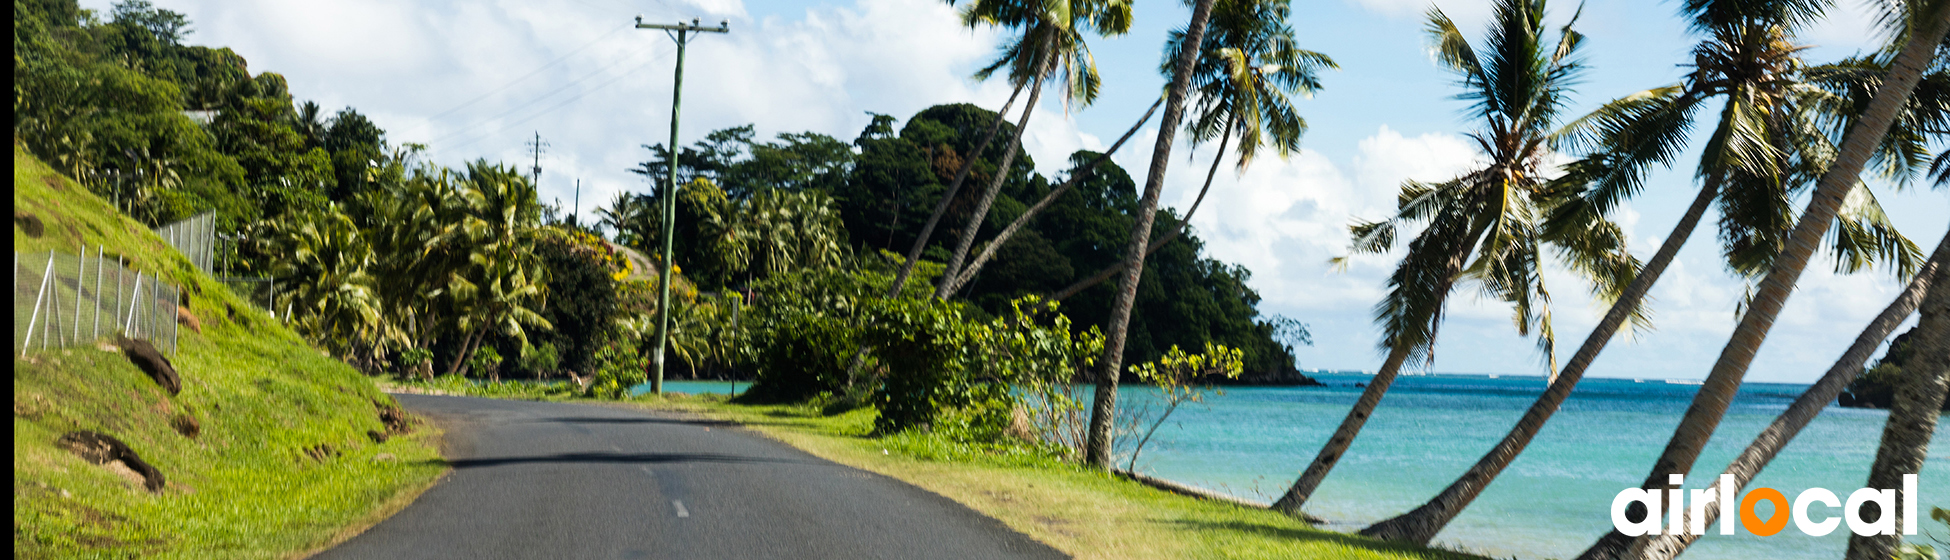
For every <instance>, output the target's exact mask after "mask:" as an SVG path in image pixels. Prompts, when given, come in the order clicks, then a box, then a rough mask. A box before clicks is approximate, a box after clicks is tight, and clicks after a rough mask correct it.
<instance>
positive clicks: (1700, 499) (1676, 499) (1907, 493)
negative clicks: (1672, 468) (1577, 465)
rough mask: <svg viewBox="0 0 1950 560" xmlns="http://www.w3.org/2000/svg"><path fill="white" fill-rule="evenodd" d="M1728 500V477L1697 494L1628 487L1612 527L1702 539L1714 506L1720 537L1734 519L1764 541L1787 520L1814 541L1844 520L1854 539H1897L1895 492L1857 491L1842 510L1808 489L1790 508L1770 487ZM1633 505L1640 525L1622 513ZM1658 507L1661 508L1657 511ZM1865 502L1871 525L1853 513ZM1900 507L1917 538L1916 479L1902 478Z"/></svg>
mask: <svg viewBox="0 0 1950 560" xmlns="http://www.w3.org/2000/svg"><path fill="white" fill-rule="evenodd" d="M1668 480H1669V482H1670V484H1671V485H1673V486H1680V485H1681V484H1683V483H1685V481H1686V478H1685V477H1684V476H1682V475H1676V474H1675V475H1672V476H1671V478H1670V479H1668ZM1689 492H1690V493H1691V494H1692V496H1691V499H1685V498H1686V497H1687V496H1686V494H1687V493H1689ZM1731 495H1733V475H1730V474H1723V475H1720V483H1719V484H1716V485H1714V486H1712V487H1708V488H1701V489H1697V490H1666V491H1663V492H1662V491H1659V490H1646V489H1643V488H1631V489H1627V490H1625V491H1623V492H1619V493H1618V497H1616V498H1612V500H1611V525H1612V527H1616V528H1617V529H1618V532H1620V533H1624V534H1625V535H1626V536H1629V537H1636V536H1640V535H1658V534H1667V535H1679V534H1688V533H1689V534H1694V535H1704V534H1706V516H1707V510H1706V508H1708V507H1718V508H1720V509H1719V517H1720V534H1722V535H1731V534H1734V526H1735V520H1736V519H1738V524H1739V526H1740V527H1745V528H1746V529H1747V532H1750V533H1753V534H1756V535H1760V536H1763V537H1766V536H1771V535H1773V534H1775V533H1779V532H1781V529H1784V528H1786V527H1787V524H1788V520H1789V519H1790V518H1791V519H1793V520H1794V526H1795V528H1797V529H1800V530H1801V532H1802V533H1806V534H1809V535H1813V536H1817V537H1819V536H1823V535H1827V534H1829V533H1832V532H1834V531H1835V528H1836V527H1837V526H1839V525H1841V523H1842V521H1843V520H1847V521H1848V530H1850V531H1854V532H1855V534H1857V535H1862V536H1865V537H1866V536H1872V535H1894V534H1896V516H1893V515H1890V513H1892V512H1895V511H1896V491H1895V490H1877V489H1874V488H1863V489H1861V490H1856V491H1855V492H1854V493H1852V494H1849V495H1848V503H1847V504H1846V505H1844V504H1843V503H1842V501H1841V500H1840V499H1837V498H1836V496H1835V493H1834V492H1829V491H1828V490H1827V489H1824V488H1809V489H1807V490H1806V491H1803V492H1801V495H1800V496H1796V497H1795V498H1794V505H1793V507H1789V506H1788V500H1787V496H1784V495H1781V491H1780V490H1775V489H1773V488H1755V489H1753V490H1751V491H1748V492H1747V495H1746V497H1745V498H1742V499H1741V500H1740V503H1738V504H1735V503H1734V502H1733V500H1730V499H1720V497H1721V496H1731ZM1661 498H1664V499H1661ZM1763 501H1765V502H1772V503H1773V504H1774V513H1773V515H1771V516H1769V517H1768V518H1767V519H1765V520H1763V519H1761V518H1760V512H1758V511H1756V510H1755V506H1757V505H1759V504H1760V502H1763ZM1634 503H1637V504H1641V505H1643V506H1645V511H1646V512H1647V514H1646V515H1645V516H1644V518H1643V519H1641V520H1639V521H1632V520H1630V519H1627V518H1626V515H1625V512H1626V510H1628V509H1630V508H1631V506H1632V504H1634ZM1662 503H1663V504H1664V507H1661V505H1660V504H1662ZM1866 503H1874V504H1876V507H1877V510H1878V511H1879V512H1881V513H1879V514H1878V515H1877V517H1876V520H1875V521H1863V520H1862V519H1861V516H1860V515H1858V514H1857V512H1859V511H1861V510H1862V505H1863V504H1866ZM1902 503H1903V515H1902V518H1903V534H1905V535H1914V534H1916V475H1913V474H1906V475H1903V494H1902ZM1688 504H1690V505H1691V506H1692V507H1691V508H1690V509H1691V511H1690V512H1688V511H1687V509H1688V508H1687V507H1686V506H1687V505H1688ZM1816 506H1827V507H1829V508H1841V511H1833V510H1829V511H1814V508H1815V507H1816ZM1661 509H1663V510H1665V511H1666V518H1667V519H1669V520H1670V521H1671V525H1670V526H1667V527H1663V532H1662V531H1661V529H1662V527H1661V523H1660V522H1659V515H1658V513H1656V512H1658V511H1660V510H1661ZM1736 514H1737V515H1736ZM1817 516H1819V517H1820V518H1821V519H1820V520H1819V521H1817V520H1816V519H1815V518H1816V517H1817ZM1681 525H1685V526H1684V527H1682V526H1681ZM1682 530H1684V533H1682V532H1681V531H1682Z"/></svg>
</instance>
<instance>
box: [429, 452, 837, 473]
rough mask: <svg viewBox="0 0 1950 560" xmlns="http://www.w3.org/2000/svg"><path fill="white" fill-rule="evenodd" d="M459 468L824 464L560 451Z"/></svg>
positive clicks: (470, 462)
mask: <svg viewBox="0 0 1950 560" xmlns="http://www.w3.org/2000/svg"><path fill="white" fill-rule="evenodd" d="M445 463H446V464H447V465H448V466H451V467H453V468H456V469H470V468H475V467H494V466H500V465H517V464H550V463H560V464H578V463H585V464H586V463H615V464H625V465H628V464H646V465H648V464H669V463H733V464H736V463H744V464H758V463H783V464H799V465H813V466H825V465H822V464H820V463H813V462H809V461H800V460H795V459H773V458H767V457H747V456H743V455H723V454H718V453H561V454H556V455H533V456H527V457H482V458H478V459H453V460H448V461H446V462H445Z"/></svg>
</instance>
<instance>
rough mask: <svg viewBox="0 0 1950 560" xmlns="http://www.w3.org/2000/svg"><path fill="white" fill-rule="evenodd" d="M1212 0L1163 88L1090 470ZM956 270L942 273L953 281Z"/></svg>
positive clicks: (1106, 437) (1115, 313)
mask: <svg viewBox="0 0 1950 560" xmlns="http://www.w3.org/2000/svg"><path fill="white" fill-rule="evenodd" d="M1212 2H1213V0H1198V1H1197V2H1194V3H1193V4H1192V19H1191V21H1190V22H1189V23H1187V24H1186V25H1185V38H1184V40H1183V41H1182V44H1184V45H1185V46H1186V47H1187V48H1184V49H1182V50H1181V51H1180V52H1179V54H1178V62H1177V65H1176V66H1175V68H1173V70H1172V75H1171V82H1170V83H1171V85H1170V86H1168V87H1167V88H1166V93H1165V114H1164V117H1163V119H1164V122H1163V125H1162V126H1159V127H1158V139H1157V143H1156V144H1154V145H1153V146H1152V148H1151V167H1150V169H1149V170H1147V173H1146V175H1145V179H1144V194H1143V196H1142V197H1140V198H1139V199H1138V209H1137V216H1136V220H1135V222H1134V223H1133V224H1131V240H1130V242H1129V243H1126V244H1125V246H1124V277H1123V278H1122V279H1121V280H1119V281H1118V283H1117V299H1116V300H1115V301H1113V302H1112V303H1111V308H1110V320H1109V325H1108V326H1109V329H1108V330H1109V332H1110V334H1109V335H1108V336H1107V337H1106V338H1105V340H1104V359H1103V362H1102V363H1101V364H1099V367H1102V368H1103V369H1101V370H1099V371H1098V373H1097V391H1096V394H1095V395H1094V396H1093V397H1092V400H1091V405H1090V426H1089V428H1088V429H1087V431H1086V432H1085V443H1084V462H1085V463H1087V464H1089V465H1090V466H1091V467H1092V468H1097V469H1109V468H1110V466H1111V459H1112V458H1111V446H1112V445H1113V444H1114V442H1113V441H1112V439H1113V434H1112V433H1111V422H1112V418H1113V417H1114V416H1115V415H1116V413H1117V381H1118V376H1119V375H1120V374H1121V373H1122V372H1123V369H1124V342H1125V340H1126V339H1127V338H1129V337H1130V330H1129V329H1130V323H1131V306H1132V305H1133V304H1134V303H1136V300H1137V291H1138V280H1139V277H1140V276H1139V275H1140V274H1142V273H1143V272H1144V248H1145V247H1146V246H1147V245H1148V244H1149V241H1150V239H1151V225H1152V224H1153V223H1154V222H1155V220H1156V213H1157V211H1158V197H1159V195H1160V194H1161V193H1162V192H1163V191H1164V185H1165V170H1166V168H1167V167H1169V166H1170V165H1171V146H1172V144H1173V143H1174V142H1175V141H1176V140H1177V136H1178V135H1177V132H1178V125H1179V123H1180V122H1181V121H1182V120H1183V118H1184V116H1185V99H1186V97H1187V96H1188V95H1189V94H1190V89H1191V85H1192V69H1193V66H1194V65H1195V64H1196V62H1197V59H1198V52H1199V51H1200V45H1202V44H1204V41H1205V28H1206V25H1207V24H1208V23H1209V22H1210V21H1211V18H1212ZM955 274H956V271H954V270H952V269H950V270H949V271H948V273H947V274H946V275H945V276H946V277H950V278H952V277H953V276H955Z"/></svg>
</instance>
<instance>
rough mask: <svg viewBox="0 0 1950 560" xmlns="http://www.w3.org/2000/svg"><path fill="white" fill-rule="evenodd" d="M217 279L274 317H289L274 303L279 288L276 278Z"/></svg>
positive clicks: (241, 277) (233, 277)
mask: <svg viewBox="0 0 1950 560" xmlns="http://www.w3.org/2000/svg"><path fill="white" fill-rule="evenodd" d="M217 281H218V282H221V283H223V285H224V287H226V288H230V293H233V294H237V297H239V298H243V300H244V301H245V302H248V303H250V304H251V305H255V306H257V308H258V309H262V310H265V311H267V312H270V313H271V318H272V319H286V318H287V317H285V315H286V314H285V313H279V310H278V309H277V306H276V305H275V304H274V303H273V302H276V301H277V300H278V289H279V288H278V280H277V279H276V278H268V277H251V276H225V277H223V278H218V279H217Z"/></svg>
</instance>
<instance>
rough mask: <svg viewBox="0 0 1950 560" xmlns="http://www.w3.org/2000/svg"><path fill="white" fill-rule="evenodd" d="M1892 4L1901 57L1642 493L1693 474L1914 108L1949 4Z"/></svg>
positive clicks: (1949, 26)
mask: <svg viewBox="0 0 1950 560" xmlns="http://www.w3.org/2000/svg"><path fill="white" fill-rule="evenodd" d="M1726 4H1735V3H1731V2H1729V3H1726ZM1738 4H1740V5H1741V6H1747V5H1748V4H1746V3H1738ZM1893 4H1894V5H1892V6H1891V7H1890V8H1889V9H1888V10H1887V11H1885V12H1884V15H1883V23H1884V25H1885V27H1886V28H1888V29H1889V30H1890V31H1891V35H1892V36H1894V40H1893V41H1892V42H1891V45H1892V46H1893V45H1897V44H1900V45H1903V46H1902V47H1901V48H1900V49H1896V48H1891V49H1889V50H1890V51H1893V52H1895V53H1896V55H1895V57H1894V59H1893V61H1892V63H1891V64H1890V70H1889V72H1888V73H1887V74H1885V75H1884V76H1883V79H1882V80H1881V83H1880V84H1879V85H1878V87H1877V88H1876V92H1875V94H1874V96H1873V97H1872V98H1871V101H1870V102H1869V103H1868V105H1867V106H1866V107H1864V108H1863V110H1862V112H1861V116H1860V117H1859V118H1858V119H1857V120H1856V121H1855V122H1854V124H1852V125H1851V126H1849V127H1848V129H1847V130H1846V132H1845V133H1844V134H1843V137H1842V141H1841V144H1840V146H1839V149H1838V150H1837V151H1836V153H1835V156H1834V159H1833V161H1832V162H1831V163H1829V164H1828V165H1827V166H1825V170H1824V171H1822V172H1821V174H1820V179H1819V181H1818V182H1817V183H1816V186H1815V189H1814V192H1813V194H1812V196H1811V197H1810V200H1809V201H1808V206H1807V209H1806V210H1804V211H1803V212H1802V214H1801V219H1800V220H1799V221H1798V222H1796V224H1795V225H1794V229H1793V231H1792V233H1790V234H1789V235H1788V237H1787V239H1786V241H1785V242H1784V243H1783V247H1782V249H1781V251H1780V253H1779V255H1778V256H1776V257H1774V258H1773V259H1771V262H1770V266H1769V271H1768V273H1767V275H1766V276H1765V277H1764V278H1763V279H1762V280H1761V281H1760V283H1759V285H1758V287H1757V288H1756V289H1755V290H1754V292H1753V297H1751V298H1749V300H1748V301H1749V303H1748V304H1747V306H1746V308H1745V310H1744V313H1742V314H1741V318H1740V323H1739V324H1738V325H1737V326H1735V327H1734V332H1733V336H1732V337H1730V339H1729V340H1728V341H1727V345H1726V348H1725V349H1723V350H1722V351H1721V353H1720V357H1719V358H1718V359H1717V360H1716V361H1715V362H1714V364H1713V368H1712V370H1710V371H1709V372H1708V373H1707V376H1706V379H1705V380H1704V381H1703V382H1702V384H1701V386H1700V390H1699V392H1698V393H1696V394H1695V395H1694V397H1693V403H1692V405H1691V406H1690V407H1688V408H1687V410H1686V414H1685V415H1684V416H1682V417H1681V418H1680V422H1679V426H1678V427H1677V428H1676V429H1675V430H1674V432H1673V436H1672V438H1671V439H1670V440H1669V441H1668V442H1667V444H1666V449H1665V450H1664V451H1663V452H1661V453H1660V456H1659V459H1658V460H1657V461H1655V462H1654V463H1653V466H1652V469H1651V470H1652V472H1651V473H1649V474H1648V476H1647V477H1646V480H1645V482H1644V484H1642V485H1641V487H1643V488H1647V489H1666V488H1668V487H1669V486H1670V484H1668V478H1669V475H1674V474H1678V475H1684V474H1687V473H1688V472H1689V471H1691V469H1692V466H1693V462H1694V461H1695V460H1697V459H1698V458H1699V453H1700V450H1702V449H1704V448H1705V446H1706V442H1707V440H1708V439H1710V438H1711V437H1712V435H1713V431H1714V430H1715V429H1716V428H1717V427H1718V426H1719V422H1720V419H1721V418H1722V417H1724V416H1725V414H1726V410H1727V407H1728V406H1729V405H1730V404H1731V403H1732V401H1733V396H1734V394H1735V393H1737V392H1738V391H1739V389H1740V382H1741V379H1742V378H1743V377H1745V375H1746V372H1747V367H1748V365H1750V364H1751V363H1752V362H1753V358H1754V355H1755V354H1756V353H1758V352H1759V350H1760V345H1761V343H1762V342H1765V341H1766V338H1767V332H1768V331H1769V330H1770V329H1771V328H1772V327H1773V324H1774V319H1775V317H1776V316H1777V315H1778V314H1779V313H1780V311H1781V308H1782V306H1784V305H1786V303H1787V298H1788V296H1789V295H1791V294H1792V293H1793V290H1794V286H1795V283H1796V282H1797V281H1798V280H1799V279H1800V277H1801V272H1802V271H1803V270H1805V269H1806V268H1807V265H1808V261H1809V260H1810V259H1811V258H1812V257H1813V255H1814V252H1815V251H1816V250H1817V249H1819V248H1820V246H1821V244H1822V239H1823V237H1824V236H1825V235H1826V234H1827V233H1828V230H1829V229H1830V228H1831V227H1832V225H1833V223H1834V221H1835V217H1836V216H1837V214H1838V213H1840V211H1841V209H1842V207H1843V206H1844V203H1845V202H1846V201H1847V199H1848V195H1849V193H1850V191H1851V190H1854V189H1855V188H1857V187H1858V184H1859V177H1860V175H1861V172H1862V170H1863V168H1864V167H1865V166H1866V164H1867V163H1868V161H1869V160H1870V158H1871V156H1872V155H1873V154H1874V152H1875V151H1876V148H1877V146H1879V145H1881V144H1882V141H1883V138H1884V136H1885V135H1886V134H1887V133H1888V131H1889V129H1890V125H1891V124H1892V123H1894V122H1895V121H1896V118H1897V116H1898V114H1899V113H1900V112H1901V111H1902V109H1903V107H1905V106H1906V105H1907V104H1908V102H1909V98H1910V93H1911V91H1912V90H1914V89H1915V88H1916V85H1917V83H1918V82H1919V81H1921V79H1922V77H1923V74H1924V73H1925V72H1926V71H1927V70H1928V69H1929V67H1930V65H1931V62H1932V60H1933V59H1934V58H1935V55H1936V51H1937V50H1938V48H1939V47H1940V46H1941V43H1942V41H1943V38H1944V33H1945V31H1946V30H1950V2H1944V1H1941V0H1914V1H1910V2H1901V3H1893ZM1709 7H1711V6H1709ZM1726 7H1727V8H1728V9H1733V8H1734V7H1733V6H1726ZM1630 541H1631V538H1630V537H1626V536H1624V535H1623V534H1622V533H1619V532H1618V531H1616V530H1614V531H1612V532H1610V533H1609V534H1607V535H1606V536H1605V537H1603V538H1601V539H1600V540H1599V541H1598V542H1596V543H1594V544H1593V545H1592V546H1591V548H1589V549H1587V550H1585V552H1584V553H1583V554H1581V555H1580V558H1584V559H1593V558H1617V557H1619V556H1620V555H1622V554H1624V553H1625V552H1627V547H1628V546H1629V544H1630Z"/></svg>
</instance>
